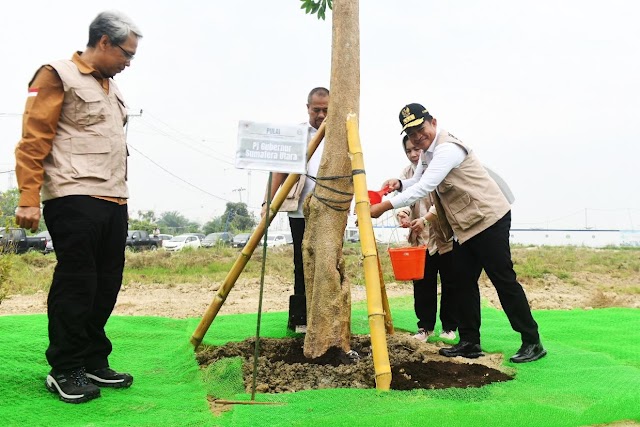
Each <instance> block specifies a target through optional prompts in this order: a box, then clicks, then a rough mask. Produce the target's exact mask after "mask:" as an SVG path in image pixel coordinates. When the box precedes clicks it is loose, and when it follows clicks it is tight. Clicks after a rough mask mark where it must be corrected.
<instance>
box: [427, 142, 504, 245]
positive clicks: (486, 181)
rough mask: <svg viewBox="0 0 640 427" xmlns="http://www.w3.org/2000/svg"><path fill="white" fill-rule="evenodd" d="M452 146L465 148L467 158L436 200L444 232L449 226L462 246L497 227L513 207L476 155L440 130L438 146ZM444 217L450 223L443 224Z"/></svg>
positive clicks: (453, 172) (444, 181)
mask: <svg viewBox="0 0 640 427" xmlns="http://www.w3.org/2000/svg"><path fill="white" fill-rule="evenodd" d="M449 143H452V144H457V145H459V146H460V147H462V148H463V149H464V150H465V151H466V152H467V156H466V157H465V159H464V160H463V161H462V163H461V164H460V166H458V167H457V168H454V169H452V170H451V172H449V173H448V174H447V176H446V177H445V178H444V180H443V181H442V182H441V183H440V184H439V185H438V187H437V190H438V191H437V194H436V193H435V192H434V194H433V196H434V197H433V199H434V204H435V206H436V209H437V210H438V222H440V226H441V229H442V230H446V229H447V228H448V226H450V228H449V229H450V230H451V229H452V230H453V232H454V233H455V235H456V236H457V238H458V241H459V242H460V244H463V243H464V242H466V241H467V240H469V239H470V238H472V237H474V236H476V235H477V234H479V233H481V232H483V231H484V230H486V229H487V228H489V227H491V226H492V225H493V224H495V223H496V222H497V221H498V220H499V219H500V218H502V217H503V216H504V215H506V213H507V212H509V210H510V209H511V206H510V205H509V202H508V201H507V199H506V198H505V196H504V194H503V193H502V191H501V190H500V187H498V184H496V182H495V181H494V180H493V179H492V178H491V177H490V176H489V173H488V172H487V171H486V169H485V168H484V167H483V166H482V163H480V161H479V160H478V158H477V157H476V155H475V153H473V151H471V149H470V148H469V147H468V146H466V145H465V144H464V143H463V142H462V141H460V140H459V139H457V138H456V137H455V136H453V135H451V134H450V133H449V132H447V131H445V130H440V134H439V136H438V139H437V140H436V141H435V144H436V147H437V146H438V145H440V144H449ZM423 156H424V154H423ZM442 213H444V214H445V215H442ZM445 216H446V220H447V221H446V222H448V224H446V223H445V222H443V220H444V219H445ZM447 234H448V233H447Z"/></svg>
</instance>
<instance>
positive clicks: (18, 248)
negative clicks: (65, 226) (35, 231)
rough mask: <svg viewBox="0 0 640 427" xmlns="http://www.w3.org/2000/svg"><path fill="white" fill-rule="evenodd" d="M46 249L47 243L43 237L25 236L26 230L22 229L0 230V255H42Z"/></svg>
mask: <svg viewBox="0 0 640 427" xmlns="http://www.w3.org/2000/svg"><path fill="white" fill-rule="evenodd" d="M46 247H47V241H46V238H45V237H44V236H27V230H25V229H24V228H0V253H3V252H4V253H15V254H23V253H25V252H31V251H38V252H42V253H44V251H45V250H46Z"/></svg>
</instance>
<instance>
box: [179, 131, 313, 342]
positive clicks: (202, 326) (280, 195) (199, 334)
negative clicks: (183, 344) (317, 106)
mask: <svg viewBox="0 0 640 427" xmlns="http://www.w3.org/2000/svg"><path fill="white" fill-rule="evenodd" d="M325 124H326V121H324V122H323V123H322V125H320V127H319V128H318V132H316V134H315V135H314V136H313V138H312V139H311V141H310V142H309V146H308V147H307V161H308V160H309V159H310V158H311V156H313V153H315V151H316V149H317V148H318V145H320V142H321V141H322V139H323V138H324V130H325ZM299 177H300V174H289V176H288V177H287V179H286V180H285V181H284V183H283V184H282V186H281V187H280V188H279V189H278V191H277V192H276V195H275V197H273V199H272V202H271V206H270V209H269V212H267V214H266V215H265V216H264V217H263V218H262V219H261V220H260V223H259V224H258V226H257V227H256V229H255V230H254V231H253V233H252V234H251V237H250V238H249V240H248V241H247V244H246V245H245V246H244V248H243V249H242V252H240V255H239V256H238V258H237V259H236V261H235V263H234V264H233V266H232V267H231V270H230V271H229V273H227V276H226V277H225V279H224V282H223V283H222V286H220V288H219V289H218V292H217V293H216V295H215V296H214V297H213V300H212V301H211V303H210V304H209V307H207V309H206V311H205V312H204V315H203V316H202V319H200V323H199V324H198V326H197V327H196V330H195V331H194V332H193V335H192V336H191V340H190V341H191V344H192V345H193V347H194V348H197V347H198V346H199V345H200V344H201V343H202V339H203V338H204V336H205V334H206V333H207V331H208V330H209V327H210V326H211V323H213V321H214V319H215V318H216V316H217V315H218V312H219V311H220V307H222V304H224V302H225V300H226V299H227V296H228V295H229V292H231V289H233V286H234V285H235V284H236V281H237V280H238V277H239V276H240V273H242V270H244V267H245V266H246V265H247V263H248V262H249V259H250V258H251V255H253V251H254V250H255V249H256V247H257V246H258V244H259V243H260V240H261V239H262V236H263V235H264V232H265V229H266V228H267V225H266V222H267V220H268V221H269V224H271V221H273V218H274V217H275V216H276V214H277V213H278V210H279V209H280V206H282V203H283V202H284V200H285V199H286V197H287V194H289V191H290V190H291V188H293V186H294V185H295V183H296V182H297V181H298V178H299Z"/></svg>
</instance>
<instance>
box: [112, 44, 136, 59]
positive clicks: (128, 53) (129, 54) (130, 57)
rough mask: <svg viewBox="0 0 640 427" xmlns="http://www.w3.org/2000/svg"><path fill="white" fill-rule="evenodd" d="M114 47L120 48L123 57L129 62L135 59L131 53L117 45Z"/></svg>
mask: <svg viewBox="0 0 640 427" xmlns="http://www.w3.org/2000/svg"><path fill="white" fill-rule="evenodd" d="M116 46H118V47H119V48H120V50H121V51H122V53H123V54H124V57H125V58H127V59H128V60H129V61H131V60H132V59H133V58H135V55H134V54H133V53H130V52H127V51H126V50H124V49H123V48H122V46H120V45H119V44H117V45H116Z"/></svg>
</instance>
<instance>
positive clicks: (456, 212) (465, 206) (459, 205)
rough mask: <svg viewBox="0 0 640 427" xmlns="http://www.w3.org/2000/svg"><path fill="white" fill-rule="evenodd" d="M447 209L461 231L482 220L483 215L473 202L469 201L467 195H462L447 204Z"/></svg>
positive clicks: (469, 198)
mask: <svg viewBox="0 0 640 427" xmlns="http://www.w3.org/2000/svg"><path fill="white" fill-rule="evenodd" d="M449 209H451V213H452V214H453V216H454V218H455V219H456V222H457V223H458V225H459V226H460V228H462V229H463V230H467V229H469V228H470V227H472V226H473V225H475V224H477V223H478V222H480V221H481V220H482V219H484V214H483V213H482V212H481V211H480V209H479V208H478V205H477V204H476V202H475V201H473V200H471V197H470V196H469V193H463V194H461V195H460V196H458V198H456V199H454V200H453V201H452V202H451V203H450V204H449Z"/></svg>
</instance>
